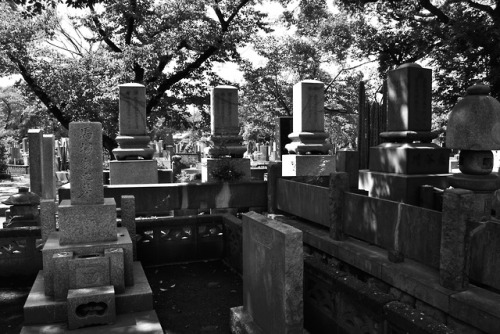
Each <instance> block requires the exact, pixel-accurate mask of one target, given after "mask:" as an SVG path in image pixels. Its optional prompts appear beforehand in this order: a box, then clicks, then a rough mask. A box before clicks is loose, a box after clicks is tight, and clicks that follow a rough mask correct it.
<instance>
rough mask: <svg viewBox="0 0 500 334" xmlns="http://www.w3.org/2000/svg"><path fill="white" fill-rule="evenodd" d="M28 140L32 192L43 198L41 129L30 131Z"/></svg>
mask: <svg viewBox="0 0 500 334" xmlns="http://www.w3.org/2000/svg"><path fill="white" fill-rule="evenodd" d="M28 140H29V147H30V152H29V164H30V191H31V192H34V193H35V194H37V195H38V196H42V154H43V153H42V152H43V131H42V130H40V129H30V130H28Z"/></svg>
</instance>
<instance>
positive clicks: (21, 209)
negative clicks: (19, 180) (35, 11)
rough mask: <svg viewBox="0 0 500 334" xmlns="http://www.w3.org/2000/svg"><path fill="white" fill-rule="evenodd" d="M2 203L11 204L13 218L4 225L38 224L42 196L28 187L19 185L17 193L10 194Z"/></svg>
mask: <svg viewBox="0 0 500 334" xmlns="http://www.w3.org/2000/svg"><path fill="white" fill-rule="evenodd" d="M2 203H3V204H6V205H10V217H11V218H10V220H9V221H8V222H7V223H6V224H5V226H4V227H22V226H36V225H38V216H39V212H38V205H39V204H40V197H39V196H38V195H37V194H35V193H32V192H30V191H29V189H28V187H19V190H18V193H17V194H14V195H12V196H10V197H9V198H8V199H7V200H5V201H3V202H2Z"/></svg>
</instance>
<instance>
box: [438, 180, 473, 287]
mask: <svg viewBox="0 0 500 334" xmlns="http://www.w3.org/2000/svg"><path fill="white" fill-rule="evenodd" d="M473 203H474V192H472V191H470V190H465V189H446V190H445V192H444V198H443V216H442V226H441V252H440V254H441V259H440V264H439V281H440V283H441V285H442V286H444V287H445V288H447V289H451V290H456V291H462V290H466V289H467V287H468V284H469V278H468V263H467V257H468V254H467V252H468V248H469V244H468V232H469V231H468V228H467V223H468V222H469V220H470V219H471V217H472V215H473Z"/></svg>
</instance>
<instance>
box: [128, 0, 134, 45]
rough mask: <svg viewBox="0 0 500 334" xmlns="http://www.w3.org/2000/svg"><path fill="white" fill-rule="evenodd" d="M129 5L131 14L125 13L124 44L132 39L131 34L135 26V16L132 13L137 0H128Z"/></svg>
mask: <svg viewBox="0 0 500 334" xmlns="http://www.w3.org/2000/svg"><path fill="white" fill-rule="evenodd" d="M130 7H131V12H132V14H125V15H126V16H128V17H127V32H126V33H125V44H127V45H130V42H131V41H132V34H133V32H134V28H135V18H134V13H135V11H136V10H137V1H136V0H130Z"/></svg>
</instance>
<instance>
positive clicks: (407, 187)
mask: <svg viewBox="0 0 500 334" xmlns="http://www.w3.org/2000/svg"><path fill="white" fill-rule="evenodd" d="M449 175H450V174H411V175H409V174H396V173H384V172H372V171H370V170H367V169H364V170H360V171H359V184H358V187H359V189H363V190H366V191H368V194H369V196H370V197H377V198H383V199H388V200H391V201H396V202H403V203H407V204H411V205H419V196H420V192H419V189H420V186H422V185H431V186H434V187H437V188H441V189H444V188H446V187H447V186H448V180H447V178H448V176H449Z"/></svg>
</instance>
